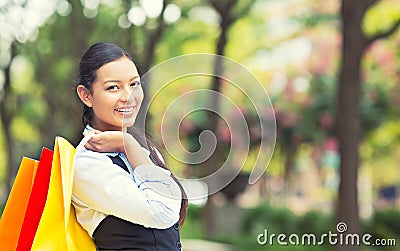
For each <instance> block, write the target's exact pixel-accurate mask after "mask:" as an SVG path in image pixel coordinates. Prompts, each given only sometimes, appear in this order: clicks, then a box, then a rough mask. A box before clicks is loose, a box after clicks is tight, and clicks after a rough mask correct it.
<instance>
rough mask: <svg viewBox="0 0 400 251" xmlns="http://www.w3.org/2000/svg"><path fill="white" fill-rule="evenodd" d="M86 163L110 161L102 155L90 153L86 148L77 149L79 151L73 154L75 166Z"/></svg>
mask: <svg viewBox="0 0 400 251" xmlns="http://www.w3.org/2000/svg"><path fill="white" fill-rule="evenodd" d="M88 161H91V162H92V161H106V162H112V161H111V159H110V158H108V157H107V155H105V154H104V153H101V152H95V151H91V150H88V149H86V148H82V149H79V151H77V152H76V154H75V164H79V163H81V162H88Z"/></svg>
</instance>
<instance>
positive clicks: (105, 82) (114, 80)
mask: <svg viewBox="0 0 400 251" xmlns="http://www.w3.org/2000/svg"><path fill="white" fill-rule="evenodd" d="M137 78H140V76H139V75H137V76H134V77H133V78H131V79H130V80H129V82H131V81H133V80H135V79H137ZM109 82H111V83H122V82H123V81H122V80H118V79H109V80H106V81H104V83H103V84H107V83H109Z"/></svg>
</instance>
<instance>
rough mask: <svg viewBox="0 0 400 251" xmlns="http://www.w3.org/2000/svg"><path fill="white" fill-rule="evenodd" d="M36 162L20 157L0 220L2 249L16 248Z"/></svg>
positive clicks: (36, 165)
mask: <svg viewBox="0 0 400 251" xmlns="http://www.w3.org/2000/svg"><path fill="white" fill-rule="evenodd" d="M38 164H39V162H38V161H36V160H33V159H29V158H26V157H24V158H22V161H21V164H20V166H19V169H18V173H17V176H16V178H15V180H14V184H13V187H12V189H11V192H10V194H9V196H8V200H7V203H6V205H5V208H4V210H3V214H2V217H1V220H0V243H1V248H2V250H16V247H17V244H18V238H19V234H20V231H21V228H22V224H23V222H24V216H25V212H26V208H27V206H28V202H29V196H30V193H31V189H32V184H33V181H34V179H35V174H36V170H37V168H38Z"/></svg>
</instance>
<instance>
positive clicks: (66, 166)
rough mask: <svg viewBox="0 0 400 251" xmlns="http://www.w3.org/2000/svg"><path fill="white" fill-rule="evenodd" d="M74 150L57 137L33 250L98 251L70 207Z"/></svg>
mask: <svg viewBox="0 0 400 251" xmlns="http://www.w3.org/2000/svg"><path fill="white" fill-rule="evenodd" d="M74 156H75V148H74V147H73V146H72V145H71V144H70V143H69V142H68V141H67V140H65V139H63V138H61V137H57V138H56V141H55V146H54V155H53V162H52V173H51V176H50V184H49V192H48V194H47V201H46V204H45V207H44V209H43V214H42V217H41V219H40V222H39V226H38V228H37V231H36V235H35V238H34V241H33V244H32V250H49V251H50V250H57V251H58V250H59V251H64V250H65V251H67V250H74V251H75V250H77V251H80V250H85V251H86V250H87V251H90V250H96V248H95V245H94V243H93V240H92V239H91V238H90V236H89V235H88V233H87V232H86V231H85V230H84V229H83V228H82V227H81V225H79V223H78V222H77V220H76V217H75V211H74V208H73V206H72V205H71V197H72V182H73V176H74V169H73V161H74Z"/></svg>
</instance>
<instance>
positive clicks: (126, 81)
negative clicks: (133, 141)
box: [77, 57, 143, 132]
mask: <svg viewBox="0 0 400 251" xmlns="http://www.w3.org/2000/svg"><path fill="white" fill-rule="evenodd" d="M77 92H78V95H79V97H80V98H81V100H82V102H83V103H84V104H85V105H86V106H87V107H90V108H92V109H93V118H92V123H91V124H92V126H93V127H94V128H96V129H98V130H101V131H115V130H118V131H121V130H122V129H123V128H124V131H125V132H126V128H127V127H130V126H132V125H133V124H134V122H135V119H136V116H137V113H138V112H139V108H140V104H141V103H142V101H143V89H142V87H141V85H140V77H139V74H138V72H137V69H136V66H135V64H134V63H133V62H132V61H131V60H130V59H128V58H127V57H121V58H120V59H118V60H116V61H112V62H110V63H107V64H106V65H104V66H102V67H101V68H100V69H98V70H97V73H96V80H95V81H94V82H93V83H92V88H91V90H90V89H88V88H86V87H85V86H84V85H78V87H77ZM123 123H124V124H123Z"/></svg>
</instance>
